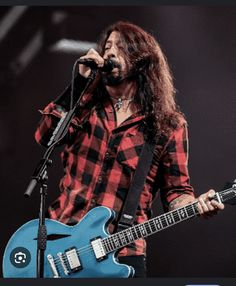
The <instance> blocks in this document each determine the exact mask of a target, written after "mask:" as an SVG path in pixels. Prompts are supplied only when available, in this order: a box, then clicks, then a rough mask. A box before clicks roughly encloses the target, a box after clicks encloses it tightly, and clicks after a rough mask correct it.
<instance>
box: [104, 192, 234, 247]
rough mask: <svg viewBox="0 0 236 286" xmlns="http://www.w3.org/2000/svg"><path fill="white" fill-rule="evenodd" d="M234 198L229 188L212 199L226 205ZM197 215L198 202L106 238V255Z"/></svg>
mask: <svg viewBox="0 0 236 286" xmlns="http://www.w3.org/2000/svg"><path fill="white" fill-rule="evenodd" d="M232 196H235V189H233V188H229V189H227V190H224V191H222V192H219V193H216V195H215V196H214V197H213V198H212V199H214V200H216V201H218V202H223V203H224V202H225V201H227V200H228V199H230V197H232ZM197 215H199V210H198V207H197V202H194V203H191V204H188V205H186V206H184V207H181V208H178V209H175V210H173V211H170V212H168V213H165V214H162V215H160V216H157V217H154V218H152V219H150V220H148V221H145V222H144V223H141V224H138V225H135V226H132V227H129V228H127V229H125V230H122V231H120V232H117V233H115V234H113V235H110V236H108V237H106V238H104V239H103V240H102V243H103V246H104V248H105V251H106V253H110V252H113V251H115V250H118V249H120V248H122V247H124V246H126V245H128V244H130V243H132V242H134V241H135V240H137V239H140V238H144V237H147V236H149V235H152V234H154V233H157V232H159V231H161V230H163V229H166V228H168V227H171V226H173V225H175V224H177V223H180V222H182V221H185V220H188V219H191V218H193V217H195V216H197Z"/></svg>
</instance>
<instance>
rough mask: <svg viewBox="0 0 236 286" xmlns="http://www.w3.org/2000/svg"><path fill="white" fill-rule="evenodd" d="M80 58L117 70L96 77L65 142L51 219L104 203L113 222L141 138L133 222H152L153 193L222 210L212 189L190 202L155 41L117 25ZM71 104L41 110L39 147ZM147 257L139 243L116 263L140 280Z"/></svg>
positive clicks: (175, 203) (64, 100) (74, 218)
mask: <svg viewBox="0 0 236 286" xmlns="http://www.w3.org/2000/svg"><path fill="white" fill-rule="evenodd" d="M81 59H91V60H93V61H94V63H95V64H96V65H97V67H98V68H101V67H103V65H104V62H105V61H107V60H108V59H109V60H112V61H113V62H114V63H115V67H114V68H113V70H112V71H111V72H99V73H98V75H97V78H96V80H95V83H94V84H93V86H92V87H91V88H90V89H89V91H88V92H87V93H86V94H85V95H84V96H83V99H82V103H81V105H80V108H78V110H77V113H76V115H75V117H74V118H73V120H72V123H71V125H70V128H69V131H68V134H67V136H66V138H65V139H64V140H63V142H64V144H65V149H64V151H63V153H62V161H63V166H64V177H63V178H62V179H61V182H60V189H61V194H60V196H59V197H58V199H57V200H56V201H55V202H54V203H53V204H52V205H51V206H50V208H49V214H50V217H51V218H52V219H56V220H59V221H61V222H63V223H66V224H73V223H76V222H78V221H80V220H81V219H82V218H83V216H84V215H85V214H86V213H87V212H88V211H89V210H91V209H92V208H94V207H95V206H99V205H103V206H107V207H109V208H111V209H113V210H114V211H115V212H116V214H117V218H118V217H119V214H120V212H121V210H122V207H123V203H124V201H125V198H126V195H127V192H128V190H129V187H130V184H131V181H132V178H133V176H134V173H135V170H136V167H137V163H138V158H139V155H140V153H141V150H142V146H143V144H144V141H149V142H155V144H156V145H155V151H154V157H153V161H152V164H151V166H150V170H149V173H148V176H147V178H146V183H145V185H144V187H143V190H142V193H141V196H140V200H139V206H138V209H137V212H136V218H135V223H142V222H144V221H145V220H147V219H148V218H149V217H150V212H151V207H152V201H153V198H154V197H155V196H156V193H157V191H158V190H160V194H161V199H162V202H163V206H164V209H165V210H173V209H175V208H178V207H181V206H184V205H186V204H188V203H191V202H194V201H196V200H197V201H198V209H199V212H200V214H201V215H204V216H209V215H212V214H214V213H216V212H217V210H219V209H223V208H224V205H223V204H221V203H218V202H217V201H214V200H210V198H211V197H212V196H214V193H215V192H214V191H213V190H210V191H209V192H207V193H205V194H203V195H201V196H200V197H199V198H198V199H196V198H195V197H194V193H193V188H192V187H191V185H190V182H189V174H188V168H187V160H188V138H187V127H186V121H185V119H184V116H183V114H182V113H181V112H180V111H179V110H178V107H177V105H176V103H175V100H174V87H173V82H172V76H171V73H170V70H169V67H168V63H167V60H166V58H165V56H164V55H163V52H162V51H161V49H160V46H159V44H158V43H157V42H156V40H155V39H154V38H153V37H152V36H151V35H150V34H148V33H147V32H145V31H144V30H142V29H141V28H140V27H138V26H136V25H133V24H131V23H127V22H117V23H115V24H114V25H112V26H110V27H108V29H107V30H106V31H105V32H104V33H103V34H102V37H101V39H100V41H99V43H98V51H95V50H93V49H91V50H89V51H88V53H87V54H86V55H85V56H83V57H81ZM90 72H91V70H90V68H88V67H87V66H85V65H80V66H79V75H78V77H77V79H76V84H75V85H76V95H75V96H77V97H78V96H79V94H80V91H81V90H83V88H84V86H85V84H86V82H87V77H88V76H89V75H90ZM76 99H77V98H75V99H74V101H75V100H76ZM69 106H70V96H69V92H65V93H63V94H62V96H60V97H59V98H57V99H56V100H55V101H54V102H52V103H50V104H49V105H48V106H47V107H46V108H45V109H44V111H42V113H43V118H42V120H41V122H40V125H39V127H38V129H37V131H36V140H37V142H39V143H40V144H43V145H46V144H47V142H48V140H49V138H50V136H51V135H52V132H53V130H54V129H55V127H56V125H57V123H58V121H59V119H60V118H61V116H62V115H63V113H64V112H65V111H68V110H69ZM116 223H117V219H116V220H115V221H114V222H113V224H111V225H110V231H111V232H112V231H113V230H114V229H115V227H116ZM145 255H146V243H145V240H144V239H139V240H137V241H136V242H135V243H134V244H131V245H130V246H128V247H125V248H123V249H121V250H120V252H119V255H118V259H119V261H120V262H123V263H126V264H128V265H132V266H133V267H134V268H135V271H136V277H144V276H145Z"/></svg>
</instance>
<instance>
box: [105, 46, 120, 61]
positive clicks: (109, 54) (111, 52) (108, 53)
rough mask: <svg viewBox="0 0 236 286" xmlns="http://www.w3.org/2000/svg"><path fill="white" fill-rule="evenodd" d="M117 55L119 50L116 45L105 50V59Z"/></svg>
mask: <svg viewBox="0 0 236 286" xmlns="http://www.w3.org/2000/svg"><path fill="white" fill-rule="evenodd" d="M116 56H117V51H116V49H115V47H114V46H111V47H110V48H109V49H107V50H106V51H105V54H104V59H108V58H115V57H116Z"/></svg>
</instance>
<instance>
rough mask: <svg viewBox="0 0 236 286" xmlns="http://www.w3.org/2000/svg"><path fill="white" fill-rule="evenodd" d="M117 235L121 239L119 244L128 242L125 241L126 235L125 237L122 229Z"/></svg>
mask: <svg viewBox="0 0 236 286" xmlns="http://www.w3.org/2000/svg"><path fill="white" fill-rule="evenodd" d="M118 235H119V238H120V241H121V244H122V245H126V244H128V242H127V240H126V237H125V234H124V232H123V231H122V232H119V233H118Z"/></svg>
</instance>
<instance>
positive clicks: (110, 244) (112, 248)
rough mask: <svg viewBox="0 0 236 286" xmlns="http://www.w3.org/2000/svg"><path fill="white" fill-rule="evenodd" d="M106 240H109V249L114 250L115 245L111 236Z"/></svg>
mask: <svg viewBox="0 0 236 286" xmlns="http://www.w3.org/2000/svg"><path fill="white" fill-rule="evenodd" d="M108 241H109V246H111V250H114V249H115V245H114V243H113V240H112V238H111V236H110V237H108Z"/></svg>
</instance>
